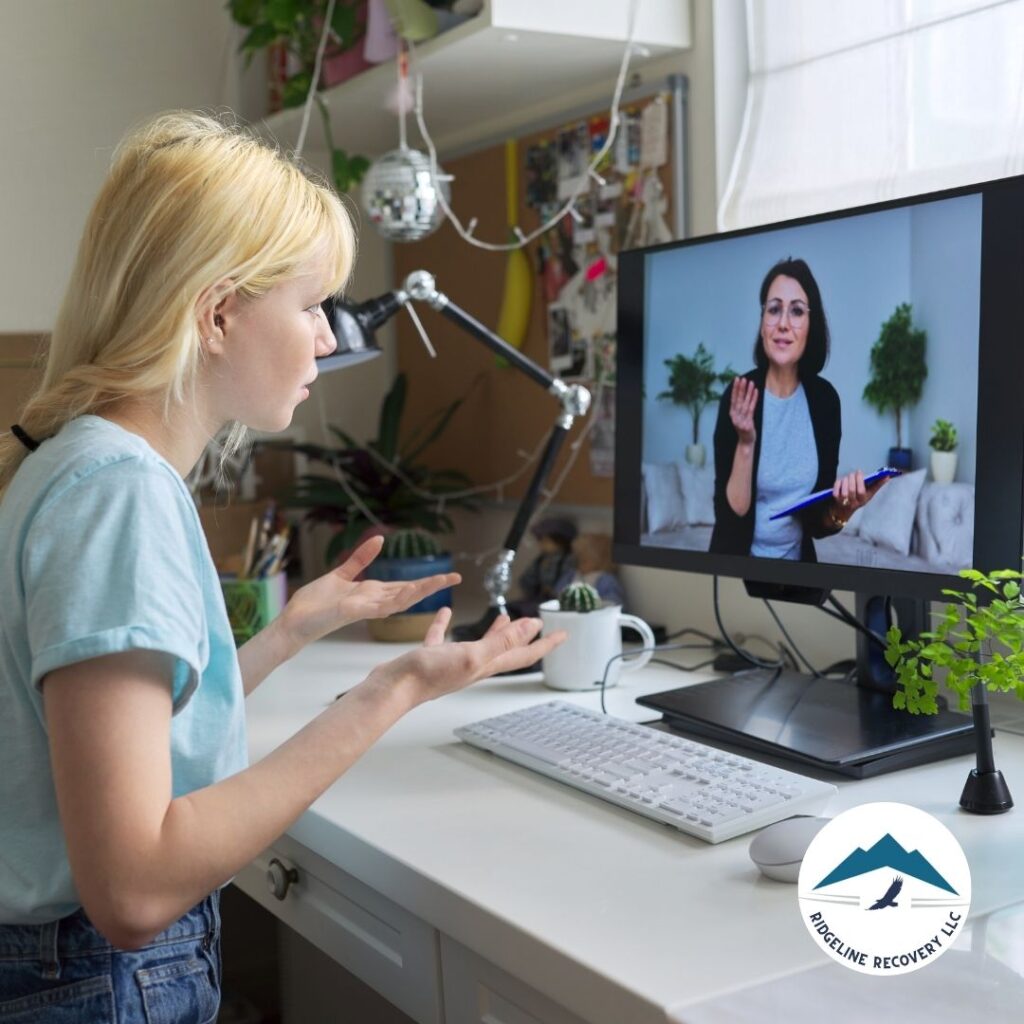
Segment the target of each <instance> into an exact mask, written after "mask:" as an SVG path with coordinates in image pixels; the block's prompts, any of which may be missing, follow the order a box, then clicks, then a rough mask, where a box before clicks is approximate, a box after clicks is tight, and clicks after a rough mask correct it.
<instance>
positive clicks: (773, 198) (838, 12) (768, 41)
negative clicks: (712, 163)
mask: <svg viewBox="0 0 1024 1024" xmlns="http://www.w3.org/2000/svg"><path fill="white" fill-rule="evenodd" d="M747 38H748V62H749V71H750V79H749V84H748V86H747V100H746V108H745V112H744V119H743V128H742V131H741V134H740V140H739V145H738V146H737V150H736V156H735V159H734V161H733V166H732V170H731V173H730V176H729V182H728V185H727V187H726V190H725V194H724V195H723V197H722V199H721V202H720V205H719V209H718V222H719V227H720V228H721V229H723V230H725V229H730V228H739V227H747V226H750V225H753V224H764V223H768V222H771V221H776V220H784V219H787V218H790V217H798V216H802V215H805V214H812V213H819V212H822V211H824V210H836V209H843V208H844V207H849V206H858V205H861V204H864V203H870V202H874V201H878V200H883V199H891V198H897V197H899V196H907V195H913V194H915V193H918V192H928V191H931V190H933V189H939V188H948V187H952V186H956V185H962V184H969V183H972V182H976V181H986V180H988V179H990V178H1000V177H1005V176H1007V175H1011V174H1020V173H1024V0H987V2H985V0H855V2H849V0H747Z"/></svg>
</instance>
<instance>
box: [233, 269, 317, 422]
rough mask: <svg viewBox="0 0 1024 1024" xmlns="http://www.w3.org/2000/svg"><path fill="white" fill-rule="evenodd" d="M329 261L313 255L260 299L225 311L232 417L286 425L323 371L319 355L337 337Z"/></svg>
mask: <svg viewBox="0 0 1024 1024" xmlns="http://www.w3.org/2000/svg"><path fill="white" fill-rule="evenodd" d="M326 271H327V267H326V264H325V263H324V262H323V261H321V260H311V261H309V262H308V263H307V264H305V265H304V266H302V267H300V268H299V273H298V274H297V275H296V276H295V277H293V278H289V279H288V280H286V281H282V282H280V283H279V284H277V285H275V286H274V287H273V288H271V290H270V291H269V292H267V293H266V294H265V295H261V296H260V297H259V298H257V299H252V300H249V301H242V302H239V303H237V304H233V305H232V307H230V308H229V309H225V311H224V319H225V328H224V329H225V340H229V339H230V340H231V341H233V342H234V344H229V345H227V352H228V358H227V366H226V367H225V371H226V372H224V373H222V374H221V375H220V377H221V379H220V384H221V385H222V386H225V385H226V387H225V390H226V394H225V399H226V401H227V402H228V403H229V404H230V406H231V408H230V409H228V410H227V412H228V418H229V419H235V420H239V421H240V422H242V423H244V424H246V425H247V426H249V427H251V428H253V429H255V430H266V431H278V430H284V429H285V428H286V427H287V426H288V425H289V424H290V423H291V420H292V416H293V414H294V412H295V407H296V406H297V405H298V404H299V403H300V402H302V401H304V400H305V399H306V398H308V397H309V392H308V390H306V388H305V387H304V385H308V384H311V383H312V382H313V380H314V379H315V378H316V376H317V367H316V362H315V360H316V357H317V356H325V355H328V354H329V353H331V352H333V351H334V349H335V348H336V347H337V342H336V341H335V339H334V335H333V334H332V332H331V329H330V326H329V324H328V323H327V317H326V316H325V315H324V312H323V310H322V309H321V307H320V303H321V302H322V301H323V300H324V299H325V298H327V293H326V291H325V285H324V282H325V280H326V279H327V277H326Z"/></svg>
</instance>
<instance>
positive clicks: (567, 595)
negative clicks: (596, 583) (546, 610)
mask: <svg viewBox="0 0 1024 1024" xmlns="http://www.w3.org/2000/svg"><path fill="white" fill-rule="evenodd" d="M601 603H602V602H601V596H600V594H598V592H597V590H596V589H595V588H594V587H592V586H591V585H590V584H589V583H570V584H569V586H567V587H566V588H565V589H564V590H563V591H562V592H561V593H560V594H559V595H558V610H559V611H562V612H581V613H586V612H593V611H597V609H598V608H600V607H601Z"/></svg>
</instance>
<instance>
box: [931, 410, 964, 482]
mask: <svg viewBox="0 0 1024 1024" xmlns="http://www.w3.org/2000/svg"><path fill="white" fill-rule="evenodd" d="M928 444H929V445H930V446H931V449H932V479H933V480H934V481H935V482H936V483H937V484H951V483H952V482H953V478H954V477H955V476H956V445H957V436H956V427H954V426H953V424H952V423H950V422H949V420H942V419H939V420H936V421H935V423H934V424H932V436H931V438H930V439H929V441H928Z"/></svg>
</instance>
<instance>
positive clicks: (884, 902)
mask: <svg viewBox="0 0 1024 1024" xmlns="http://www.w3.org/2000/svg"><path fill="white" fill-rule="evenodd" d="M902 888H903V879H902V878H900V876H899V875H897V876H896V877H895V878H894V879H893V880H892V885H890V886H889V888H888V889H886V890H885V895H884V896H883V897H882V898H881V899H880V900H875V902H874V903H872V904H871V906H870V907H868V908H867V909H868V910H884V909H885V908H886V907H898V906H899V904H898V903H897V902H896V897H897V896H899V894H900V889H902Z"/></svg>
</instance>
